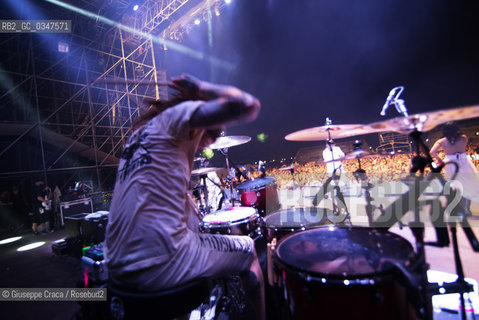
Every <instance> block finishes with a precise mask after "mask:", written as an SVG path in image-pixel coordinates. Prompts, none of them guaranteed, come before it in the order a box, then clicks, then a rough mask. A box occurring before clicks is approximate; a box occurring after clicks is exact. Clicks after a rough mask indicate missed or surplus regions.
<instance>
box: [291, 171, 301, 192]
mask: <svg viewBox="0 0 479 320" xmlns="http://www.w3.org/2000/svg"><path fill="white" fill-rule="evenodd" d="M289 172H291V179H293V185H292V186H291V190H294V189H296V188H297V187H299V184H297V183H296V180H295V179H294V168H291V169H290V170H289Z"/></svg>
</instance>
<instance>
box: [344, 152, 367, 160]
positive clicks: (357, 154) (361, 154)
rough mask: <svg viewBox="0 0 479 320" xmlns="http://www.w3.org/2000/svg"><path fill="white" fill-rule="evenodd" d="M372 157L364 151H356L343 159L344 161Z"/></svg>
mask: <svg viewBox="0 0 479 320" xmlns="http://www.w3.org/2000/svg"><path fill="white" fill-rule="evenodd" d="M370 156H372V154H371V153H370V152H368V151H364V150H356V151H353V152H351V153H348V154H347V155H345V156H344V157H343V159H344V160H351V159H358V158H368V157H370Z"/></svg>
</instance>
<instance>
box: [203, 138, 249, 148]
mask: <svg viewBox="0 0 479 320" xmlns="http://www.w3.org/2000/svg"><path fill="white" fill-rule="evenodd" d="M250 140H251V138H250V137H247V136H225V137H218V138H217V139H216V141H215V142H213V143H212V144H210V145H209V146H208V148H210V149H225V148H229V147H234V146H239V145H240V144H244V143H247V142H249V141H250Z"/></svg>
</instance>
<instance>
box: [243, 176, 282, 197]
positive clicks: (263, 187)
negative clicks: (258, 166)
mask: <svg viewBox="0 0 479 320" xmlns="http://www.w3.org/2000/svg"><path fill="white" fill-rule="evenodd" d="M260 179H272V180H271V181H270V182H268V183H266V184H264V185H261V186H255V187H249V188H246V187H241V185H243V184H246V183H251V182H252V181H255V180H248V181H245V182H242V183H240V184H239V185H238V186H237V187H236V189H238V191H239V192H240V193H243V192H249V191H258V190H261V189H265V188H269V187H275V186H277V183H276V179H275V178H273V177H266V178H257V179H256V180H260Z"/></svg>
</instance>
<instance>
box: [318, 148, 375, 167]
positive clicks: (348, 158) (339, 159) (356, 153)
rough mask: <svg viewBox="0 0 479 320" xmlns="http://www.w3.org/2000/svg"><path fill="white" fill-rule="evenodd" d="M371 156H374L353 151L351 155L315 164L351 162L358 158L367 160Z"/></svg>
mask: <svg viewBox="0 0 479 320" xmlns="http://www.w3.org/2000/svg"><path fill="white" fill-rule="evenodd" d="M372 156H374V155H373V154H371V153H370V152H368V151H364V150H356V151H353V152H351V153H348V154H347V155H344V156H342V157H339V158H337V159H331V160H326V161H324V160H322V161H318V162H317V163H318V164H325V163H330V162H335V161H344V160H353V159H358V158H369V157H372Z"/></svg>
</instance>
